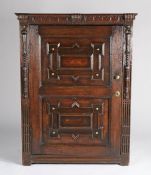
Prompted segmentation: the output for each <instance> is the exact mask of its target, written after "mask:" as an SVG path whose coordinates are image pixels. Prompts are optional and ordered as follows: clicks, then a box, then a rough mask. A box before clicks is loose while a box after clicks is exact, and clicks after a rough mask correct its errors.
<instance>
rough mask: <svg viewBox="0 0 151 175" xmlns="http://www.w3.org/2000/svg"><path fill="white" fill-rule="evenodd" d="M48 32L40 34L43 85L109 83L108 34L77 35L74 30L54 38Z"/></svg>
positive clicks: (107, 84)
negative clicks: (73, 32)
mask: <svg viewBox="0 0 151 175" xmlns="http://www.w3.org/2000/svg"><path fill="white" fill-rule="evenodd" d="M47 30H48V31H49V28H48V29H47ZM79 30H80V29H78V32H79ZM81 30H83V28H81ZM48 31H47V35H46V34H45V35H44V34H43V33H44V31H43V33H42V34H41V33H40V34H41V50H42V52H41V60H42V61H41V63H42V67H41V69H42V83H43V84H44V85H45V84H50V85H106V86H109V85H110V74H111V70H110V41H111V39H110V38H111V33H109V34H106V33H105V32H104V33H103V32H102V33H100V36H99V35H98V36H95V34H94V33H93V31H92V33H91V35H92V36H91V35H89V36H87V35H86V34H83V35H82V36H80V33H78V32H77V30H76V33H77V34H72V33H71V34H69V36H68V37H67V36H66V37H65V33H63V34H62V35H61V36H60V37H58V36H51V35H52V34H51V33H50V32H48ZM59 31H60V30H59ZM100 31H101V29H100ZM100 31H99V32H100ZM67 32H68V31H67ZM49 33H50V34H49ZM66 35H67V34H66ZM75 35H76V36H75ZM93 35H94V36H93Z"/></svg>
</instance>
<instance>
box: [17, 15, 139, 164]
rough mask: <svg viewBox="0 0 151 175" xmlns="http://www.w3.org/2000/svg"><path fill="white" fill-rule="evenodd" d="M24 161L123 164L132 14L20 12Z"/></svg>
mask: <svg viewBox="0 0 151 175" xmlns="http://www.w3.org/2000/svg"><path fill="white" fill-rule="evenodd" d="M17 16H18V19H19V22H20V41H21V44H20V46H21V47H20V53H21V54H20V58H21V69H20V70H21V106H22V153H23V155H22V157H23V164H24V165H30V164H31V163H118V164H121V165H127V164H128V161H129V140H130V98H131V65H132V64H131V60H132V55H131V34H132V24H133V20H134V18H135V16H136V14H18V13H17Z"/></svg>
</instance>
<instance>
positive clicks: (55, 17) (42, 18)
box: [16, 13, 137, 25]
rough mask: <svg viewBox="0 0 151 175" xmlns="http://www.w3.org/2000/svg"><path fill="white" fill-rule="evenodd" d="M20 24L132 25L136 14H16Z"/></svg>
mask: <svg viewBox="0 0 151 175" xmlns="http://www.w3.org/2000/svg"><path fill="white" fill-rule="evenodd" d="M16 15H17V16H18V20H19V22H20V24H22V25H27V24H32V25H42V24H44V25H132V24H133V20H134V19H135V16H136V15H137V13H123V14H117V13H115V14H76V13H73V14H38V13H16Z"/></svg>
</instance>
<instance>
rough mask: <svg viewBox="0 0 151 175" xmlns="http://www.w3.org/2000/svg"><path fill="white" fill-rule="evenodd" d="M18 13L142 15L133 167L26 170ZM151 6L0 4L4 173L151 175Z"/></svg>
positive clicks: (77, 0) (6, 0) (96, 0)
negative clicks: (22, 137) (21, 120)
mask: <svg viewBox="0 0 151 175" xmlns="http://www.w3.org/2000/svg"><path fill="white" fill-rule="evenodd" d="M15 12H28V13H29V12H31V13H34V12H35V13H124V12H126V13H127V12H134V13H138V16H137V17H136V20H135V21H134V27H133V73H132V112H131V117H132V118H131V161H130V165H129V166H128V167H121V166H119V165H32V166H30V167H23V166H22V165H21V134H20V133H21V126H20V123H21V122H20V118H21V117H20V115H21V111H20V75H19V73H20V71H19V68H20V62H19V27H18V21H17V19H16V16H15V15H14V13H15ZM150 32H151V2H150V1H149V0H133V1H132V0H125V1H121V0H106V1H103V0H83V1H82V0H60V1H59V0H57V1H55V0H43V1H42V0H35V1H34V0H0V172H2V174H5V175H9V174H11V175H16V174H20V175H25V174H28V175H30V174H35V173H36V174H38V175H40V174H48V173H51V174H53V175H55V174H56V175H57V174H66V175H68V174H70V173H71V172H72V174H73V175H74V174H77V173H78V174H87V175H89V174H94V173H95V175H97V174H106V175H108V174H112V175H114V174H116V175H118V174H123V175H131V174H133V175H135V174H137V175H142V174H143V175H150V174H151V149H150V148H151V112H150V109H151V102H150V99H151V92H150V90H151V57H150V55H151V54H150V51H151V33H150Z"/></svg>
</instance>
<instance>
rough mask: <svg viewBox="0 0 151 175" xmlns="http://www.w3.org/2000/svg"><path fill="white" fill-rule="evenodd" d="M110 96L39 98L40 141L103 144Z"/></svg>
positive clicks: (107, 122) (107, 132) (107, 126)
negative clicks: (40, 114)
mask: <svg viewBox="0 0 151 175" xmlns="http://www.w3.org/2000/svg"><path fill="white" fill-rule="evenodd" d="M109 103H110V99H100V98H88V97H81V98H80V97H78V98H72V97H70V98H69V97H67V98H59V97H58V98H55V97H51V98H47V97H44V98H43V99H42V120H41V121H42V143H43V144H49V143H51V144H52V143H57V144H70V143H73V144H80V145H86V144H89V145H91V144H92V145H105V144H107V143H108V139H109V131H108V130H109V123H110V122H109V120H110V117H109V106H110V105H109Z"/></svg>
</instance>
